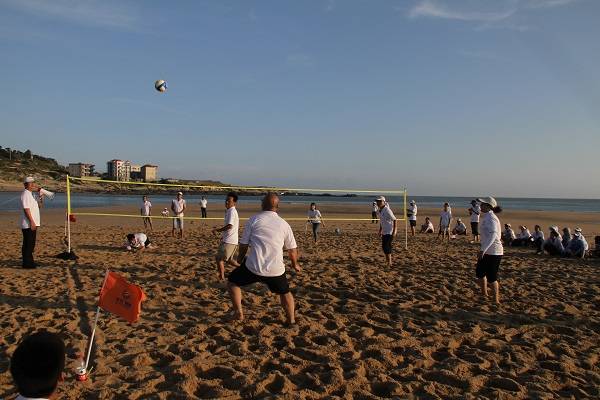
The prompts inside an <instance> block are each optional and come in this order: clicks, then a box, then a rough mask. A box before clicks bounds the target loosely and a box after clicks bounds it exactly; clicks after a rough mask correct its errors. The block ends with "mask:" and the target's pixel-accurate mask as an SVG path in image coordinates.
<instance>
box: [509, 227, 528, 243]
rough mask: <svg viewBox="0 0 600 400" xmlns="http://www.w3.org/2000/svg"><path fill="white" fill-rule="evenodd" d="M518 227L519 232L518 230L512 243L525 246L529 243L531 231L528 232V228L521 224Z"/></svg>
mask: <svg viewBox="0 0 600 400" xmlns="http://www.w3.org/2000/svg"><path fill="white" fill-rule="evenodd" d="M519 229H521V232H519V234H518V235H517V238H516V239H515V240H513V242H512V245H513V246H527V245H528V244H529V243H531V232H529V229H527V227H526V226H525V225H521V226H520V227H519Z"/></svg>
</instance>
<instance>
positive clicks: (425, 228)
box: [421, 217, 435, 233]
mask: <svg viewBox="0 0 600 400" xmlns="http://www.w3.org/2000/svg"><path fill="white" fill-rule="evenodd" d="M421 233H435V228H434V227H433V223H432V222H431V220H430V219H429V217H425V223H424V224H423V225H421Z"/></svg>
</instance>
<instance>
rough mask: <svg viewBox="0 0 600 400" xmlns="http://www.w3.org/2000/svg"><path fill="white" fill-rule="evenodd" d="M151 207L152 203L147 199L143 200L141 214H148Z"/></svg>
mask: <svg viewBox="0 0 600 400" xmlns="http://www.w3.org/2000/svg"><path fill="white" fill-rule="evenodd" d="M151 208H152V203H150V201H149V200H146V201H144V203H143V204H142V215H144V216H146V217H147V216H149V215H150V209H151Z"/></svg>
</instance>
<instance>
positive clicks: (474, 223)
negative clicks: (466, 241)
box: [468, 200, 481, 243]
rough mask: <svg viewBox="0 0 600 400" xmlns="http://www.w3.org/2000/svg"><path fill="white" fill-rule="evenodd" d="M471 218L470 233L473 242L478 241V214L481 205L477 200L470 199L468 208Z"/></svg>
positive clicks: (479, 213)
mask: <svg viewBox="0 0 600 400" xmlns="http://www.w3.org/2000/svg"><path fill="white" fill-rule="evenodd" d="M468 212H469V216H470V219H471V234H472V235H473V243H477V242H479V216H480V215H481V207H480V206H479V203H477V200H471V207H470V208H469V209H468Z"/></svg>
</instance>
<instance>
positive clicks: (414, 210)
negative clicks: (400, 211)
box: [408, 204, 418, 221]
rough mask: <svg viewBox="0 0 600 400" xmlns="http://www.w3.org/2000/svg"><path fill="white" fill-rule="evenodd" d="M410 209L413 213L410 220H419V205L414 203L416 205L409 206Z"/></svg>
mask: <svg viewBox="0 0 600 400" xmlns="http://www.w3.org/2000/svg"><path fill="white" fill-rule="evenodd" d="M408 211H410V213H411V214H412V215H411V216H410V217H408V220H409V221H416V220H417V211H418V209H417V205H416V204H414V205H411V206H408Z"/></svg>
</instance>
